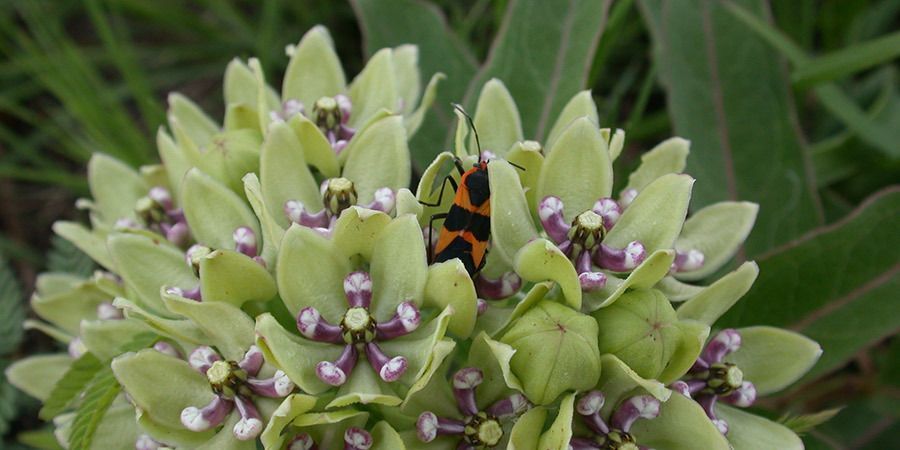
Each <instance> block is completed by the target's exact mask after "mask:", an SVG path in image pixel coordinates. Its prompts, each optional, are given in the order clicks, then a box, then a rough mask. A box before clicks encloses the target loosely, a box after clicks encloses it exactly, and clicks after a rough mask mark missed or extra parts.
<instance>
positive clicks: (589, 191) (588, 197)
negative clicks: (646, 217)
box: [536, 117, 613, 222]
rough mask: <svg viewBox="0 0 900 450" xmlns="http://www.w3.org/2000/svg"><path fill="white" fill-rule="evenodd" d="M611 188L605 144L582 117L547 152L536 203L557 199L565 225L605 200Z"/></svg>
mask: <svg viewBox="0 0 900 450" xmlns="http://www.w3.org/2000/svg"><path fill="white" fill-rule="evenodd" d="M612 186H613V170H612V161H611V160H610V159H609V149H608V148H607V144H606V141H605V140H604V139H603V136H601V135H600V130H599V129H598V128H597V124H596V123H594V122H592V121H591V120H590V119H588V118H586V117H582V118H580V119H577V120H575V121H574V122H573V123H572V125H571V126H569V127H568V128H566V130H565V131H564V132H563V133H562V135H561V136H560V137H559V139H558V140H557V141H556V142H555V143H554V144H553V148H549V149H547V157H546V158H545V159H544V165H543V166H542V168H541V175H540V179H539V181H538V187H537V198H536V200H537V201H538V202H540V201H541V199H543V198H545V197H547V196H551V195H553V196H556V197H559V198H560V199H561V200H562V201H563V204H564V205H565V210H564V211H563V213H564V216H565V221H566V222H571V221H572V219H574V218H575V217H576V216H577V215H579V214H581V213H583V212H585V211H587V210H589V209H591V208H592V207H593V206H594V203H596V202H597V200H599V199H600V198H601V197H609V196H610V194H611V193H612Z"/></svg>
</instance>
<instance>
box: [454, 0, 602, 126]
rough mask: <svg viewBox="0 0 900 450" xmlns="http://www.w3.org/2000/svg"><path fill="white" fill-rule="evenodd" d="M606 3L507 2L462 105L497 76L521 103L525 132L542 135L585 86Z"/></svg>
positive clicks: (577, 0) (588, 0)
mask: <svg viewBox="0 0 900 450" xmlns="http://www.w3.org/2000/svg"><path fill="white" fill-rule="evenodd" d="M610 3H611V2H608V1H597V0H574V1H569V2H565V3H557V2H526V1H523V2H511V3H509V6H508V7H507V11H506V16H505V17H504V18H503V22H502V23H501V24H500V28H499V29H500V33H499V34H498V35H497V37H496V38H495V39H494V42H493V44H492V45H491V50H490V53H489V54H488V58H487V61H485V63H484V67H482V69H481V71H480V72H479V73H478V76H476V77H475V78H474V79H472V80H471V82H470V84H469V87H468V90H467V91H466V97H465V100H466V106H471V105H472V104H473V103H474V100H475V94H476V93H477V92H478V91H479V90H480V89H481V87H482V86H483V85H484V84H485V83H486V82H487V81H488V80H490V79H491V78H498V79H501V80H503V82H504V83H506V87H507V88H508V89H509V92H510V93H511V94H512V96H513V98H515V99H516V101H517V103H518V105H519V113H520V114H521V117H522V128H523V129H524V132H525V136H526V137H529V138H534V139H536V140H539V141H540V140H543V138H544V137H545V136H546V135H547V134H548V133H549V132H550V128H551V127H552V126H553V123H554V121H555V120H556V118H557V115H559V113H560V111H562V109H563V107H564V106H565V105H566V104H567V103H568V102H569V100H570V99H571V98H572V97H573V96H574V95H575V94H577V93H578V92H580V91H581V90H583V89H584V88H585V84H586V82H587V75H588V70H589V68H590V63H591V59H592V57H593V54H594V50H595V45H596V42H597V40H598V39H599V38H600V34H601V33H602V32H603V27H604V25H605V22H606V12H607V9H608V8H609V4H610Z"/></svg>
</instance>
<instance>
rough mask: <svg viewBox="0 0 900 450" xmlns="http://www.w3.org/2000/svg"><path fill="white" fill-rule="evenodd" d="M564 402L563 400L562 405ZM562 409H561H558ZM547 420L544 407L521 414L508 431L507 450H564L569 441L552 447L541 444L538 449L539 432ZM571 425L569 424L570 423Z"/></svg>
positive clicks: (552, 426) (551, 426) (552, 427)
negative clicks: (558, 449)
mask: <svg viewBox="0 0 900 450" xmlns="http://www.w3.org/2000/svg"><path fill="white" fill-rule="evenodd" d="M565 402H566V400H565V399H563V401H562V404H563V405H564V404H565ZM560 409H562V407H561V408H560ZM546 420H547V409H546V408H544V407H537V408H531V409H529V410H528V411H526V412H525V414H522V416H520V417H519V419H518V420H516V423H515V424H514V425H513V427H512V429H511V430H510V431H509V446H508V447H507V450H538V448H542V449H543V448H560V449H564V448H566V445H568V444H569V441H568V440H566V441H565V443H564V444H565V445H561V446H558V447H554V446H553V445H552V444H545V443H544V442H541V446H540V447H538V440H539V439H541V438H542V436H541V430H542V429H543V428H544V422H545V421H546ZM570 423H571V422H570ZM555 425H556V422H554V423H553V425H550V428H551V430H552V429H554V427H555Z"/></svg>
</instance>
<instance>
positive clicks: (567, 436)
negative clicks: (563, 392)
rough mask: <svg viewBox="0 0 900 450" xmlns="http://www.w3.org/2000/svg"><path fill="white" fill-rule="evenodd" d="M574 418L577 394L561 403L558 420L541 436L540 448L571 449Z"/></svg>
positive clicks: (554, 420) (568, 396)
mask: <svg viewBox="0 0 900 450" xmlns="http://www.w3.org/2000/svg"><path fill="white" fill-rule="evenodd" d="M574 416H575V394H569V395H567V396H565V397H563V399H562V401H561V402H559V412H557V413H556V418H555V419H553V423H551V424H550V429H548V430H547V431H545V432H544V434H542V435H541V437H540V444H539V445H538V447H539V448H541V449H558V450H563V449H567V448H569V441H570V440H571V439H572V419H573V418H574ZM539 429H540V428H539Z"/></svg>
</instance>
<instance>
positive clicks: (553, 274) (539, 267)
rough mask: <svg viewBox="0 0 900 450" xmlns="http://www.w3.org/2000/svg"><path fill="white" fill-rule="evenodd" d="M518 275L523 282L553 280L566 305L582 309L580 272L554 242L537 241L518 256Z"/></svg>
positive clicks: (524, 248)
mask: <svg viewBox="0 0 900 450" xmlns="http://www.w3.org/2000/svg"><path fill="white" fill-rule="evenodd" d="M515 268H516V273H518V274H519V276H520V277H522V279H523V280H526V281H532V282H539V281H544V280H553V281H555V282H556V283H557V284H558V285H559V287H560V288H561V289H562V291H563V295H564V296H565V298H566V304H568V305H569V306H571V307H572V308H575V309H581V301H582V293H581V283H580V282H579V281H578V272H576V271H575V266H573V265H572V262H571V261H569V258H568V257H566V255H565V254H564V253H563V252H562V251H560V249H559V248H557V247H556V246H555V245H553V243H552V242H550V241H548V240H546V239H535V240H533V241H531V242H529V243H528V244H526V245H525V246H524V247H522V250H520V251H519V253H518V254H517V255H516V262H515Z"/></svg>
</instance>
